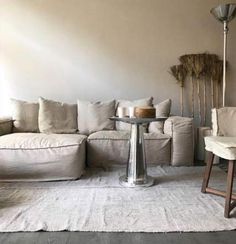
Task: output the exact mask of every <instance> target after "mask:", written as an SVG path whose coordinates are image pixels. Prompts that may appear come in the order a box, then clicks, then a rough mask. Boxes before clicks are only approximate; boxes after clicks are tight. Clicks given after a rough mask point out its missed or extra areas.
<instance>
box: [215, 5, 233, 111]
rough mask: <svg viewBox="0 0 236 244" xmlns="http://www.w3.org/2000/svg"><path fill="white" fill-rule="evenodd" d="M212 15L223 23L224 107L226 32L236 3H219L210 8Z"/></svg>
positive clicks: (224, 91) (223, 104)
mask: <svg viewBox="0 0 236 244" xmlns="http://www.w3.org/2000/svg"><path fill="white" fill-rule="evenodd" d="M211 13H212V15H214V17H215V18H216V19H217V20H219V21H220V22H222V23H223V25H224V53H223V95H222V98H223V101H222V106H223V107H225V94H226V62H227V61H226V60H227V34H228V22H229V21H231V20H232V19H233V18H234V17H235V16H236V4H235V3H229V4H221V5H219V6H217V7H215V8H213V9H211Z"/></svg>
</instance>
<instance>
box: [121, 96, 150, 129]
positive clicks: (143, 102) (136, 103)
mask: <svg viewBox="0 0 236 244" xmlns="http://www.w3.org/2000/svg"><path fill="white" fill-rule="evenodd" d="M146 106H153V97H148V98H142V99H138V100H133V101H129V100H118V101H117V104H116V115H118V113H117V111H118V107H124V108H126V110H125V116H128V115H129V112H128V108H129V107H146ZM130 128H131V125H130V124H127V123H123V122H120V121H117V122H116V130H126V131H130Z"/></svg>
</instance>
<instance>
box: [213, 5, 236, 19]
mask: <svg viewBox="0 0 236 244" xmlns="http://www.w3.org/2000/svg"><path fill="white" fill-rule="evenodd" d="M211 13H212V14H213V15H214V16H215V18H216V19H217V20H219V21H221V22H224V21H226V22H229V21H230V20H232V19H233V18H234V17H235V16H236V4H235V3H229V4H221V5H219V6H217V7H215V8H213V9H211Z"/></svg>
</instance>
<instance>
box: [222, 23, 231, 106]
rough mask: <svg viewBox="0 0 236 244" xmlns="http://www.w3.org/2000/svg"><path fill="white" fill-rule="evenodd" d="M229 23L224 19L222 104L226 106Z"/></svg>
mask: <svg viewBox="0 0 236 244" xmlns="http://www.w3.org/2000/svg"><path fill="white" fill-rule="evenodd" d="M228 30H229V29H228V23H227V21H226V20H225V21H224V53H223V102H222V106H223V107H225V93H226V60H227V58H226V57H227V34H228Z"/></svg>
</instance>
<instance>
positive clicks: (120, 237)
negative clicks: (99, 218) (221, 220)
mask: <svg viewBox="0 0 236 244" xmlns="http://www.w3.org/2000/svg"><path fill="white" fill-rule="evenodd" d="M0 243H1V244H141V243H142V244H149V243H150V244H156V243H157V244H159V243H161V244H172V243H173V244H211V243H212V244H213V243H214V244H224V243H226V244H231V243H232V244H235V243H236V231H225V232H210V233H169V234H168V233H167V234H164V233H163V234H162V233H161V234H149V233H99V232H35V233H1V234H0Z"/></svg>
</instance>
